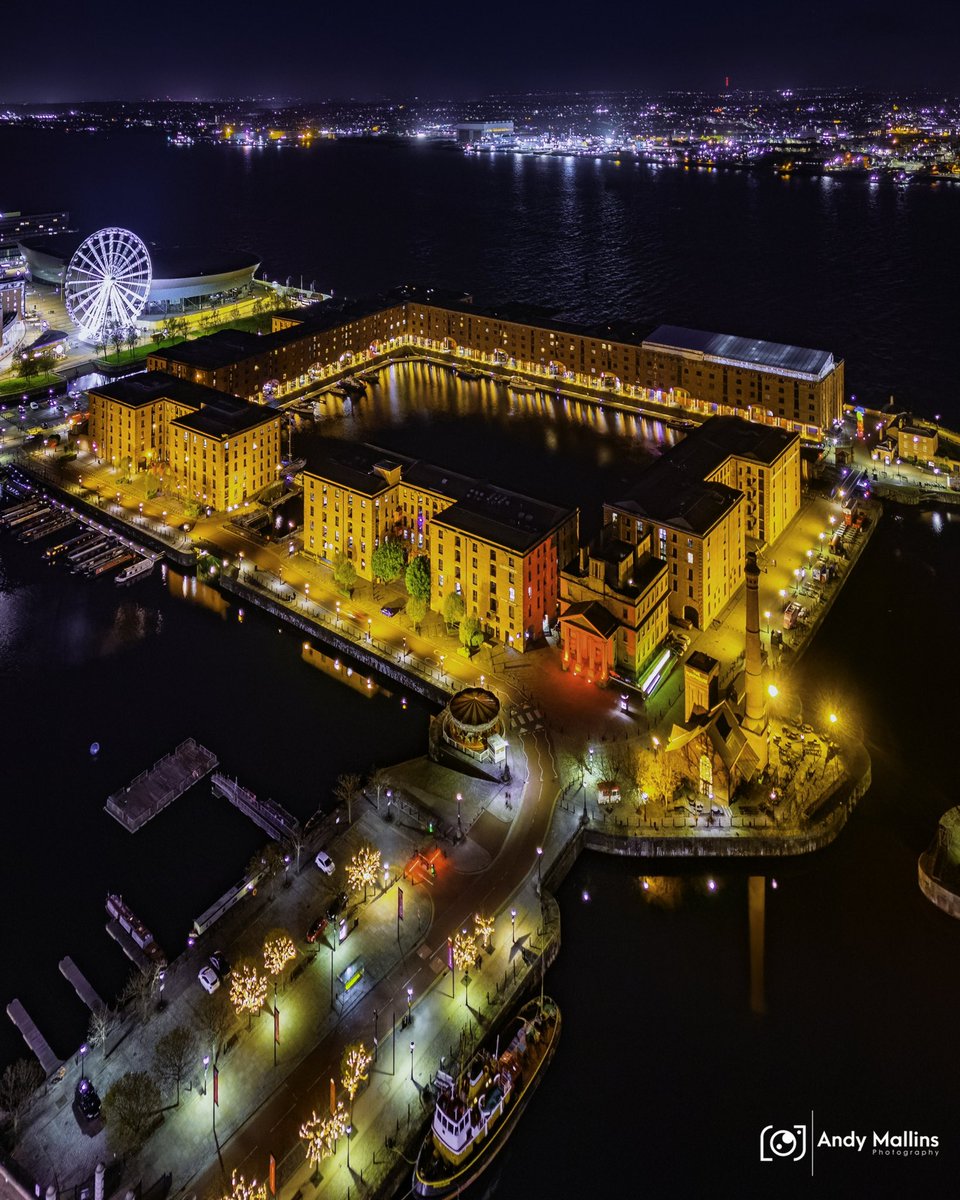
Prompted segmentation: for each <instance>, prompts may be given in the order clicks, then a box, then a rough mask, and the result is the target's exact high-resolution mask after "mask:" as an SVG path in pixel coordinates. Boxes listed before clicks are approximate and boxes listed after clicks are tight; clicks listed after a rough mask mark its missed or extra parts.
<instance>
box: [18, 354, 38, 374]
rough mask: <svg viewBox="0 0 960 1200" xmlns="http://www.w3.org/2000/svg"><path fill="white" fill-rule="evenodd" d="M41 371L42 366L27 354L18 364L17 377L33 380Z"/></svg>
mask: <svg viewBox="0 0 960 1200" xmlns="http://www.w3.org/2000/svg"><path fill="white" fill-rule="evenodd" d="M39 371H40V364H39V363H38V362H37V360H36V359H35V358H34V357H33V355H32V354H25V355H24V356H23V358H21V359H20V360H19V361H18V363H17V375H18V376H19V377H20V378H21V379H32V378H33V377H34V375H37V374H38V373H39Z"/></svg>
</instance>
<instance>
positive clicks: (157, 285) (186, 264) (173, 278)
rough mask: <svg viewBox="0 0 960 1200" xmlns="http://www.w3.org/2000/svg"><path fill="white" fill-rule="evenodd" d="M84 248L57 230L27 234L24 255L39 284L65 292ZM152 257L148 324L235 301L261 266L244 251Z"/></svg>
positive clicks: (161, 250) (160, 250) (152, 250)
mask: <svg viewBox="0 0 960 1200" xmlns="http://www.w3.org/2000/svg"><path fill="white" fill-rule="evenodd" d="M82 242H83V238H82V237H81V235H80V234H78V233H64V232H56V231H55V227H51V229H50V230H48V231H47V234H46V235H45V236H43V237H40V236H29V237H28V236H27V235H26V234H25V233H24V234H21V235H20V239H19V244H18V249H19V251H20V253H21V254H22V255H23V257H24V259H25V261H26V264H27V269H28V270H29V272H30V275H31V277H32V278H33V279H35V280H38V281H39V282H40V283H49V284H52V285H54V286H57V287H59V286H61V285H62V284H63V281H64V277H65V275H66V272H67V268H68V266H69V264H70V260H71V258H72V257H73V254H74V252H75V251H76V249H77V247H78V246H80V245H81V243H82ZM149 254H150V265H151V276H150V288H149V292H148V294H147V299H146V303H145V305H144V308H143V312H142V314H141V319H142V321H143V322H149V321H150V320H151V319H153V320H160V319H162V318H163V317H165V316H169V315H171V314H182V313H188V312H190V311H191V310H195V309H199V308H201V307H204V306H206V307H210V305H211V304H212V303H215V302H216V301H218V300H219V301H221V302H223V301H225V300H227V299H231V300H232V298H234V297H236V296H239V295H240V294H241V293H243V292H246V291H248V290H249V289H250V287H251V285H252V284H253V278H254V275H255V274H256V271H257V268H258V267H259V266H260V260H259V258H258V257H257V256H256V255H255V254H249V253H247V252H245V251H241V250H228V251H224V252H216V253H215V252H211V251H209V250H204V249H191V248H189V247H170V248H165V247H161V246H156V245H150V246H149Z"/></svg>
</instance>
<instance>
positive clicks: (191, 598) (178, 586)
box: [165, 568, 230, 620]
mask: <svg viewBox="0 0 960 1200" xmlns="http://www.w3.org/2000/svg"><path fill="white" fill-rule="evenodd" d="M165 572H166V583H167V591H168V592H169V593H170V595H171V596H173V598H174V599H175V600H186V601H188V603H190V604H196V605H199V607H200V608H206V609H209V611H210V612H213V613H216V614H217V616H218V617H222V618H223V619H224V620H226V617H227V614H228V612H229V611H230V602H229V601H228V600H226V599H225V598H224V597H223V596H222V595H221V594H220V593H219V592H218V591H217V590H216V588H213V587H210V586H208V585H207V584H205V583H204V582H203V581H202V580H200V579H198V578H197V577H196V576H195V575H181V574H180V573H179V572H178V571H171V570H170V569H169V568H165Z"/></svg>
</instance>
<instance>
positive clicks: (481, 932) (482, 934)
mask: <svg viewBox="0 0 960 1200" xmlns="http://www.w3.org/2000/svg"><path fill="white" fill-rule="evenodd" d="M473 935H474V937H475V938H476V939H477V944H478V945H480V946H483V947H484V948H485V949H486V950H487V951H488V952H489V950H490V949H491V939H492V938H493V917H485V916H482V915H481V914H480V913H474V914H473Z"/></svg>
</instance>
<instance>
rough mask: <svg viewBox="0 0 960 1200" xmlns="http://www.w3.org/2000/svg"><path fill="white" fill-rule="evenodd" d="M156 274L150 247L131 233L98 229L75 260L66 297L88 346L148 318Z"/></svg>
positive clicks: (67, 276)
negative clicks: (144, 314)
mask: <svg viewBox="0 0 960 1200" xmlns="http://www.w3.org/2000/svg"><path fill="white" fill-rule="evenodd" d="M151 278H152V268H151V265H150V255H149V254H148V252H147V247H146V246H145V245H144V244H143V242H142V241H141V240H140V238H138V237H137V235H136V234H135V233H131V232H130V230H129V229H117V228H115V227H113V226H111V227H108V228H106V229H98V230H97V232H96V233H92V234H91V235H90V236H89V237H88V238H87V239H86V241H84V242H82V243H81V244H80V246H79V247H78V248H77V250H76V252H75V253H74V256H73V258H71V259H70V265H69V266H68V267H67V270H66V274H65V276H64V280H63V297H64V301H65V303H66V306H67V313H68V314H69V316H70V319H71V320H72V321H73V322H74V324H75V325H76V326H77V327H78V328H79V330H80V337H81V338H82V339H83V340H84V341H85V342H93V341H95V340H96V339H97V338H98V337H105V336H107V335H108V334H109V333H110V331H111V330H112V329H114V328H116V327H118V326H119V327H120V328H122V329H128V328H129V327H130V326H131V325H133V324H135V323H136V320H137V317H139V316H140V314H141V312H143V306H144V305H145V304H146V302H147V295H148V293H149V291H150V280H151Z"/></svg>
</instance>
